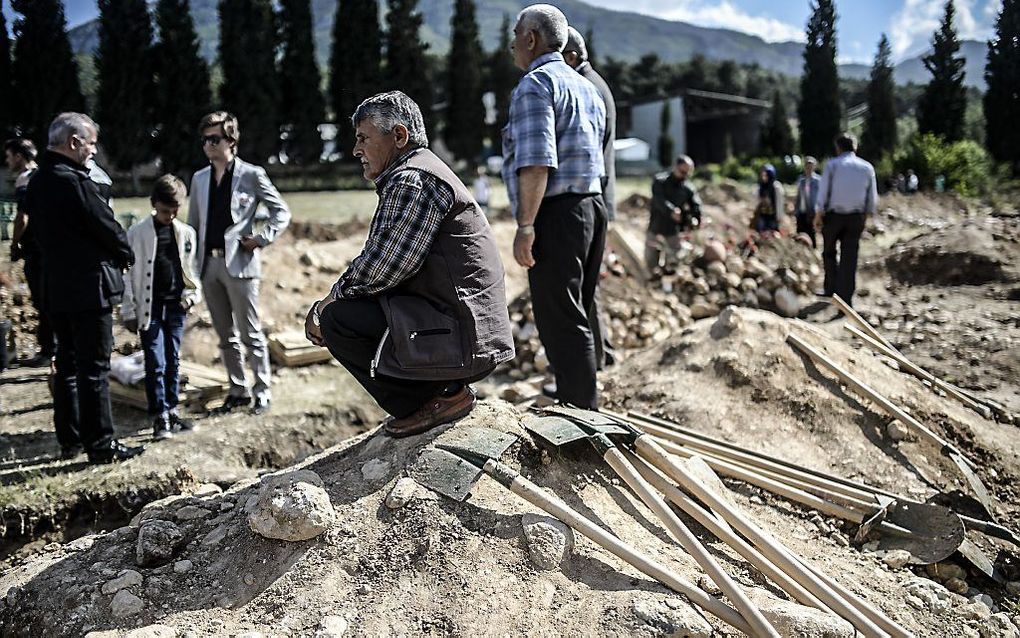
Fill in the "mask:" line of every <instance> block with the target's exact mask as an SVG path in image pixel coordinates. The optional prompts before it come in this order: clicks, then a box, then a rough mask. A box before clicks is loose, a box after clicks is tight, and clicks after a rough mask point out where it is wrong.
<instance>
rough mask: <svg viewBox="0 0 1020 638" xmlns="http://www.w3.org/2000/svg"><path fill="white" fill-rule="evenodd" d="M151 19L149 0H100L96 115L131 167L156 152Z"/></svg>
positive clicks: (114, 155)
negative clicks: (147, 4)
mask: <svg viewBox="0 0 1020 638" xmlns="http://www.w3.org/2000/svg"><path fill="white" fill-rule="evenodd" d="M151 47H152V20H151V18H150V17H149V9H148V6H146V3H145V0H99V50H98V52H97V53H96V72H97V77H98V80H99V84H98V90H97V92H96V114H97V115H98V117H97V119H98V121H99V125H100V126H101V127H102V129H103V134H102V141H103V149H104V150H105V151H106V153H107V155H108V156H109V158H110V160H111V162H112V163H113V166H115V167H116V168H118V169H120V170H128V169H130V168H131V167H132V166H135V165H137V164H141V163H142V162H143V161H145V160H147V159H148V158H149V157H151V156H152V150H153V148H152V147H153V137H152V132H153V129H154V126H153V118H154V113H153V108H152V107H153V96H154V91H155V85H154V83H153V69H152V49H151Z"/></svg>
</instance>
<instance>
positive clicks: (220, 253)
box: [209, 248, 227, 257]
mask: <svg viewBox="0 0 1020 638" xmlns="http://www.w3.org/2000/svg"><path fill="white" fill-rule="evenodd" d="M209 256H210V257H226V256H227V253H226V251H224V250H223V249H222V248H210V249H209Z"/></svg>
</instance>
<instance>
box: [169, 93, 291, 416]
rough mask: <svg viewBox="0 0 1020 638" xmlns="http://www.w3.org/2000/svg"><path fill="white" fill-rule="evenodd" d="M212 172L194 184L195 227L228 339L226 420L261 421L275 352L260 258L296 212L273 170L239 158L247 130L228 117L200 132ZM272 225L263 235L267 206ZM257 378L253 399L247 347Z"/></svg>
mask: <svg viewBox="0 0 1020 638" xmlns="http://www.w3.org/2000/svg"><path fill="white" fill-rule="evenodd" d="M199 132H200V134H201V136H202V149H203V150H204V151H205V155H206V157H208V158H209V166H207V167H206V168H203V169H201V170H200V171H198V172H197V173H195V175H194V176H193V177H192V178H191V202H190V205H189V208H188V223H189V224H191V226H193V227H194V228H195V231H196V233H197V236H198V253H197V254H198V269H199V272H200V273H201V279H202V289H203V294H204V296H205V300H206V304H207V305H208V306H209V314H210V315H212V322H213V327H214V328H215V329H216V334H217V335H218V336H219V339H220V350H221V351H222V353H223V363H224V365H225V366H226V369H227V375H228V376H229V378H230V394H229V395H228V396H227V398H226V400H225V401H224V403H223V405H222V406H221V407H220V408H218V410H217V411H219V412H230V411H231V410H234V409H236V408H238V407H242V406H249V405H250V406H251V411H252V413H253V414H263V413H265V412H267V411H268V410H269V406H270V401H271V399H272V397H271V395H270V391H269V386H270V371H269V350H268V349H267V347H266V337H265V335H264V334H263V333H262V322H261V321H260V319H259V284H260V282H261V278H262V260H261V257H260V253H261V251H262V249H263V248H265V247H266V246H268V245H269V244H271V243H272V242H273V240H275V239H276V237H277V236H279V234H280V233H282V232H283V231H284V229H286V228H287V224H289V223H290V210H289V209H288V208H287V204H286V202H284V201H283V198H282V197H280V193H279V192H278V191H277V190H276V187H275V186H273V183H272V182H270V181H269V176H268V175H266V171H265V169H263V168H262V167H260V166H254V165H252V164H249V163H247V162H245V161H243V160H242V159H241V158H239V157H237V141H238V139H239V137H240V129H239V127H238V124H237V118H236V117H234V116H233V115H231V114H230V113H227V112H225V111H217V112H215V113H210V114H208V115H206V116H205V117H203V118H202V121H201V123H200V124H199ZM260 204H262V205H265V207H266V209H268V212H269V219H268V221H267V222H266V223H265V224H263V225H261V227H260V229H259V230H258V232H256V230H255V212H256V210H257V209H258V207H259V205H260ZM242 343H243V344H244V347H245V349H246V350H247V352H248V365H249V367H251V370H252V373H253V374H254V377H255V379H254V383H253V385H252V388H251V393H250V394H249V391H248V386H247V381H246V379H245V374H244V363H243V357H242V355H241V344H242Z"/></svg>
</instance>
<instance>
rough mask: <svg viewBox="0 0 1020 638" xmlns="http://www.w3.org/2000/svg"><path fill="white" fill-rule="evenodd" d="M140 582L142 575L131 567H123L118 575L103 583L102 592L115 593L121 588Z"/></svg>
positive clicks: (139, 583)
mask: <svg viewBox="0 0 1020 638" xmlns="http://www.w3.org/2000/svg"><path fill="white" fill-rule="evenodd" d="M141 584H142V575H141V574H139V573H138V572H136V571H135V570H133V569H125V570H124V571H122V572H121V573H120V575H119V576H117V577H116V578H114V579H113V580H110V581H107V582H106V583H104V584H103V587H102V592H103V593H104V594H116V593H117V592H119V591H120V590H122V589H127V588H128V587H134V586H135V585H141Z"/></svg>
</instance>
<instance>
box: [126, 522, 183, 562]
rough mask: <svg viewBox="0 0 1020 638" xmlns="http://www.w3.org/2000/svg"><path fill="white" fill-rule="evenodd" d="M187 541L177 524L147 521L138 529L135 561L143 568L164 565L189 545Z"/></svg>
mask: <svg viewBox="0 0 1020 638" xmlns="http://www.w3.org/2000/svg"><path fill="white" fill-rule="evenodd" d="M187 540H188V539H187V538H186V537H185V536H184V532H182V531H181V528H179V527H177V524H176V523H172V522H170V521H164V520H161V519H158V518H157V519H151V520H148V521H145V522H144V523H142V526H141V527H139V528H138V541H137V542H136V545H135V561H136V562H137V563H138V564H139V565H141V566H142V567H152V566H156V565H163V564H165V563H167V562H169V561H170V559H171V558H173V557H174V554H176V553H177V552H178V551H179V550H180V549H181V548H182V547H184V545H186V544H187Z"/></svg>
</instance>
